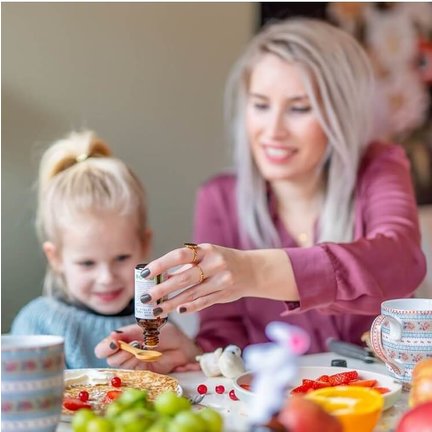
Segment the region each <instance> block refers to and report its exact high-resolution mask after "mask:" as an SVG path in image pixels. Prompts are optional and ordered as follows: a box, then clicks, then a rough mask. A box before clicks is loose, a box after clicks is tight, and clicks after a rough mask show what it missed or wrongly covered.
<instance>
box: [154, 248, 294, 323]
mask: <svg viewBox="0 0 432 432" xmlns="http://www.w3.org/2000/svg"><path fill="white" fill-rule="evenodd" d="M194 249H195V250H194ZM178 266H181V268H180V269H178V270H177V271H176V272H175V273H173V274H171V275H170V277H169V278H168V279H167V280H166V281H164V282H162V283H161V284H158V285H157V286H155V287H153V288H152V289H151V290H150V292H149V293H148V294H149V295H150V296H151V298H150V299H149V302H150V301H151V302H154V301H156V300H159V299H161V298H163V297H165V296H168V295H169V294H173V293H174V292H175V291H178V290H182V291H181V292H180V293H177V294H176V295H174V296H173V297H171V298H169V299H168V300H165V301H164V302H163V303H160V304H158V305H157V306H156V308H155V312H156V313H157V312H159V314H161V313H162V312H163V313H165V314H166V313H169V312H171V311H173V310H175V309H177V310H178V312H180V313H184V312H196V311H199V310H201V309H204V308H206V307H209V306H211V305H213V304H216V303H228V302H232V301H235V300H238V299H240V298H242V297H247V296H249V297H262V298H271V299H277V300H291V301H295V300H298V292H297V287H296V284H295V280H294V275H293V272H292V267H291V264H290V261H289V259H288V256H287V254H286V253H285V251H284V250H282V249H266V250H264V249H261V250H251V251H242V250H237V249H229V248H225V247H221V246H215V245H211V244H207V243H204V244H200V245H198V246H196V248H193V247H184V248H180V249H175V250H173V251H171V252H169V253H167V254H166V255H164V256H162V257H161V258H158V259H156V260H154V261H152V262H151V263H149V264H148V265H147V267H146V268H147V269H148V270H147V271H148V272H149V273H148V275H147V276H146V277H152V276H155V275H158V274H161V273H165V272H167V271H168V270H169V269H170V268H173V267H178Z"/></svg>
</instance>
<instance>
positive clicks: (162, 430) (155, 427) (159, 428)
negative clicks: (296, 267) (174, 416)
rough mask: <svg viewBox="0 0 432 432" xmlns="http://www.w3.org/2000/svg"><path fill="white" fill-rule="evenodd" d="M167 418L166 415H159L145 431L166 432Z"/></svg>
mask: <svg viewBox="0 0 432 432" xmlns="http://www.w3.org/2000/svg"><path fill="white" fill-rule="evenodd" d="M169 422H170V421H169V420H168V418H166V417H161V418H159V420H157V421H156V422H154V423H153V424H152V425H151V426H150V427H149V428H148V429H147V430H146V432H167V431H168V425H169Z"/></svg>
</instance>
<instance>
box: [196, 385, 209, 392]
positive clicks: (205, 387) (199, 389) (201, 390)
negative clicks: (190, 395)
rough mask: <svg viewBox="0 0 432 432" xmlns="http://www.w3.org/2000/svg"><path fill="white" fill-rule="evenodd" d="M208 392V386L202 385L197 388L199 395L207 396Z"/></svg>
mask: <svg viewBox="0 0 432 432" xmlns="http://www.w3.org/2000/svg"><path fill="white" fill-rule="evenodd" d="M207 391H208V388H207V386H206V385H204V384H200V385H199V386H198V387H197V392H198V393H199V394H206V393H207Z"/></svg>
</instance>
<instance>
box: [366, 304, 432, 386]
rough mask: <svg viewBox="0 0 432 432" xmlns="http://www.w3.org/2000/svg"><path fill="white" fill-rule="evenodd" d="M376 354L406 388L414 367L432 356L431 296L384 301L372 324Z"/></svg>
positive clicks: (372, 340)
mask: <svg viewBox="0 0 432 432" xmlns="http://www.w3.org/2000/svg"><path fill="white" fill-rule="evenodd" d="M370 333H371V334H370V336H371V344H372V348H373V350H374V352H375V354H376V355H377V356H378V357H379V358H380V359H381V360H382V361H383V362H384V363H385V364H386V366H387V369H389V371H390V373H391V374H392V375H393V376H394V377H395V378H396V379H398V380H399V381H402V383H403V384H404V388H405V389H409V387H410V382H411V375H412V371H413V369H414V366H415V364H416V363H417V362H419V361H420V360H422V359H424V358H427V357H431V358H432V299H421V298H410V299H396V300H387V301H385V302H383V303H382V304H381V315H378V316H377V317H376V318H375V320H374V322H373V323H372V326H371V332H370Z"/></svg>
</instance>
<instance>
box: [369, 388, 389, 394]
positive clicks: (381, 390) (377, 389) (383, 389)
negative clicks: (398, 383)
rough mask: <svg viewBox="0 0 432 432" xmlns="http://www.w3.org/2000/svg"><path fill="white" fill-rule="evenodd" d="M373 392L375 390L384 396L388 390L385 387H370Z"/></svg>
mask: <svg viewBox="0 0 432 432" xmlns="http://www.w3.org/2000/svg"><path fill="white" fill-rule="evenodd" d="M372 388H373V390H376V391H377V392H378V393H381V394H384V393H388V392H389V391H390V390H389V389H388V388H387V387H372Z"/></svg>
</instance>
